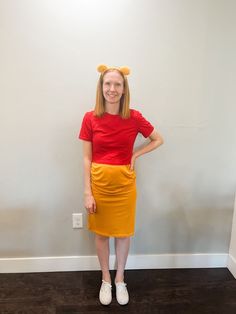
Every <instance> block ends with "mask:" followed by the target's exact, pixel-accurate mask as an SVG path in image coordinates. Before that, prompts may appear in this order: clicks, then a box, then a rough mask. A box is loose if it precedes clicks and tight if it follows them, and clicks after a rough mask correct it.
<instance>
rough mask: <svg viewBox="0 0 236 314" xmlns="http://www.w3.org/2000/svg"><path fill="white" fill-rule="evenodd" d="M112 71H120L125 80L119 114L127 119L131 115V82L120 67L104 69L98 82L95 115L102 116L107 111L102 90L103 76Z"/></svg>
mask: <svg viewBox="0 0 236 314" xmlns="http://www.w3.org/2000/svg"><path fill="white" fill-rule="evenodd" d="M110 71H117V72H118V73H120V75H121V76H122V77H123V80H124V94H123V95H122V96H121V99H120V109H119V114H120V116H121V117H122V118H124V119H127V118H129V117H130V108H129V104H130V93H129V84H128V80H127V78H126V76H124V74H123V73H122V72H120V71H119V70H118V69H108V70H107V71H104V72H103V73H102V74H101V75H100V78H99V80H98V84H97V93H96V105H95V108H94V115H95V116H97V117H101V116H102V115H103V114H104V113H105V98H104V96H103V92H102V85H103V78H104V75H105V74H106V73H107V72H110Z"/></svg>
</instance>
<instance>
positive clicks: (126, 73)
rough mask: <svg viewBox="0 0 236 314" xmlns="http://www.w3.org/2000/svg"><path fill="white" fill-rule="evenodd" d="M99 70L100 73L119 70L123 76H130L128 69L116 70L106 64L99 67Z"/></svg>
mask: <svg viewBox="0 0 236 314" xmlns="http://www.w3.org/2000/svg"><path fill="white" fill-rule="evenodd" d="M97 70H98V72H99V73H104V72H105V71H107V70H118V71H120V72H121V73H122V74H123V75H129V74H130V69H129V68H128V67H120V68H116V67H108V66H106V65H104V64H100V65H99V66H98V67H97Z"/></svg>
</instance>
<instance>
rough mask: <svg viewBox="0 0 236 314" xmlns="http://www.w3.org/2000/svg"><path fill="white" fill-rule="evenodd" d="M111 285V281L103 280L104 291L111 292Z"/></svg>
mask: <svg viewBox="0 0 236 314" xmlns="http://www.w3.org/2000/svg"><path fill="white" fill-rule="evenodd" d="M111 287H112V285H111V284H110V283H109V282H107V281H105V280H102V290H103V291H104V292H109V291H110V289H111Z"/></svg>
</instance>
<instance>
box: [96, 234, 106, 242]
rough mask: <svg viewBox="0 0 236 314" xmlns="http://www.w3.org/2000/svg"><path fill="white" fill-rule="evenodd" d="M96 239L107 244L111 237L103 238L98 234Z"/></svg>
mask: <svg viewBox="0 0 236 314" xmlns="http://www.w3.org/2000/svg"><path fill="white" fill-rule="evenodd" d="M96 239H97V240H98V241H103V242H106V241H108V240H109V237H107V236H103V235H100V234H96Z"/></svg>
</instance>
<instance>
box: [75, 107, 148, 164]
mask: <svg viewBox="0 0 236 314" xmlns="http://www.w3.org/2000/svg"><path fill="white" fill-rule="evenodd" d="M153 130H154V127H153V126H152V125H151V123H150V122H148V121H147V120H146V119H145V118H144V117H143V116H142V114H141V113H140V112H139V111H137V110H134V109H131V110H130V118H128V119H123V118H121V116H120V115H112V114H109V113H107V112H106V113H104V115H103V116H102V117H96V116H94V114H93V111H90V112H87V113H86V114H85V115H84V118H83V122H82V126H81V130H80V132H79V135H78V137H79V138H80V139H82V140H85V141H90V142H92V161H93V162H96V163H100V164H110V165H128V164H130V161H131V157H132V153H133V146H134V142H135V139H136V136H137V134H138V133H141V134H142V135H143V136H144V137H148V136H149V135H150V134H151V133H152V131H153Z"/></svg>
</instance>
